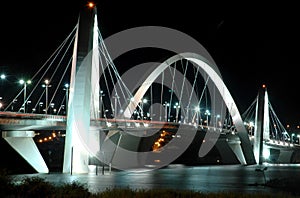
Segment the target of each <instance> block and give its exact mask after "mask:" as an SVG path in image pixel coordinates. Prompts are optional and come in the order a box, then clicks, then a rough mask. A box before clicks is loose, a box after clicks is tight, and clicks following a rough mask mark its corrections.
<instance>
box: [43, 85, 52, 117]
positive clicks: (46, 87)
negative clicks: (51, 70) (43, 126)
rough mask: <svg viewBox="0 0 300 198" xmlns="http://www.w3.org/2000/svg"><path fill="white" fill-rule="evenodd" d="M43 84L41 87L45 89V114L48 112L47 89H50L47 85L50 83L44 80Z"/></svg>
mask: <svg viewBox="0 0 300 198" xmlns="http://www.w3.org/2000/svg"><path fill="white" fill-rule="evenodd" d="M44 83H45V84H43V85H42V86H43V87H45V89H46V109H45V114H47V111H48V88H49V87H51V85H49V83H50V81H49V80H45V81H44Z"/></svg>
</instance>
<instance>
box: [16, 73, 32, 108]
mask: <svg viewBox="0 0 300 198" xmlns="http://www.w3.org/2000/svg"><path fill="white" fill-rule="evenodd" d="M19 83H20V84H21V85H24V102H23V108H24V113H26V88H27V85H29V84H31V80H27V81H25V80H23V79H21V80H19Z"/></svg>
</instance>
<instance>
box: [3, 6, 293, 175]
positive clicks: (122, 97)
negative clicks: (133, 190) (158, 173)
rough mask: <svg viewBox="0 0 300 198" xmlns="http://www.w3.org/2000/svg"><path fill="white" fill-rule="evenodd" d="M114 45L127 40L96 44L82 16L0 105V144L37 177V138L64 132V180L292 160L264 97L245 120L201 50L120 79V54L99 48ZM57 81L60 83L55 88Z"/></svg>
mask: <svg viewBox="0 0 300 198" xmlns="http://www.w3.org/2000/svg"><path fill="white" fill-rule="evenodd" d="M152 28H153V27H152ZM132 31H138V32H143V31H148V34H147V35H148V36H149V35H152V34H149V33H151V31H157V29H155V28H154V29H151V28H145V29H138V30H136V29H135V30H132ZM160 31H170V30H168V29H160ZM127 33H128V32H127ZM129 33H130V31H129ZM152 33H153V32H152ZM171 33H173V34H176V35H177V36H178V35H180V33H179V32H176V31H175V32H174V31H172V32H171ZM125 35H127V34H125ZM120 37H121V38H123V39H124V38H126V37H122V35H117V36H115V37H111V38H108V39H106V40H104V39H103V38H102V36H101V33H100V30H99V27H98V18H97V9H96V7H86V8H84V9H83V10H82V11H81V12H80V15H79V18H78V23H77V24H76V25H75V27H74V29H73V30H72V31H71V33H70V35H68V36H67V38H66V39H65V41H64V42H63V43H62V44H61V45H60V46H59V47H58V49H57V50H56V51H55V52H54V53H53V55H51V57H50V58H49V59H48V60H47V61H46V62H45V64H44V65H43V66H41V67H40V68H41V69H40V70H39V71H38V72H37V73H36V74H34V75H33V77H32V78H31V79H30V80H28V81H24V80H22V81H20V83H21V84H22V85H23V89H22V90H21V91H20V92H18V93H17V94H16V96H15V97H13V98H12V99H11V100H10V102H7V104H6V105H5V106H3V105H1V107H0V110H1V112H0V130H1V131H2V137H3V138H4V139H5V140H6V141H7V143H8V144H9V145H11V146H12V147H13V148H14V149H15V150H16V151H17V152H18V153H19V154H20V155H21V156H22V157H23V158H24V159H25V160H26V161H27V162H28V163H29V164H30V165H31V166H32V167H33V168H34V169H35V170H36V171H37V172H41V173H45V172H46V173H47V172H49V169H48V167H47V164H46V163H45V160H44V159H43V157H42V156H41V154H40V152H39V150H38V149H37V146H36V143H35V142H34V140H33V137H35V136H36V135H37V134H38V133H41V132H42V131H43V130H64V131H66V133H65V149H64V161H63V172H64V173H88V172H89V171H90V166H92V165H99V164H106V165H109V166H113V167H115V168H118V169H124V170H125V169H126V170H128V169H130V170H139V169H141V170H144V169H154V168H160V167H163V166H166V165H168V164H170V163H172V162H174V161H179V162H186V161H199V160H200V161H201V158H204V157H205V156H206V155H207V154H208V153H209V152H210V151H211V150H212V149H214V148H218V152H219V154H220V156H221V159H219V158H218V159H215V160H217V161H218V162H219V161H220V160H222V162H223V163H241V164H245V165H248V164H260V163H263V162H265V161H269V157H270V156H272V160H271V161H272V162H280V163H290V162H291V158H293V156H294V154H295V152H296V151H297V149H298V146H297V145H296V144H294V143H293V142H291V141H290V140H291V139H290V137H289V135H288V133H287V132H286V130H285V129H284V127H281V128H279V127H275V130H276V132H273V130H271V129H270V126H271V125H272V124H271V122H270V117H269V111H270V108H269V107H270V106H269V105H270V104H269V101H268V97H267V92H266V89H262V90H263V91H262V90H260V91H259V94H258V97H257V99H256V103H255V104H256V108H255V114H254V115H255V117H254V119H253V118H249V117H246V116H245V115H241V114H240V113H239V110H238V108H237V106H236V104H235V102H234V99H233V98H232V96H231V94H230V93H229V90H228V89H227V87H226V85H225V84H224V82H223V80H222V77H221V74H220V72H219V70H218V68H217V66H216V64H215V63H214V61H213V59H212V58H211V57H210V56H209V54H208V53H207V52H206V50H205V49H204V48H203V47H202V46H201V45H200V44H199V45H194V46H196V47H195V48H194V49H191V48H188V47H186V48H182V49H180V50H178V49H175V50H173V52H172V55H171V56H170V57H169V58H166V59H164V61H163V62H161V63H159V64H158V63H150V64H142V65H137V66H135V67H134V68H131V69H129V70H128V71H126V72H123V73H122V74H121V73H120V72H119V70H118V68H117V66H116V65H115V64H114V62H113V60H114V58H117V57H119V56H120V55H121V54H122V52H124V51H125V49H123V48H122V47H120V48H121V49H120V50H119V51H114V50H112V51H109V50H108V49H109V47H107V46H110V44H111V43H115V42H117V41H118V39H120ZM135 39H136V40H135V42H137V43H139V42H140V43H139V45H140V46H138V47H153V43H151V42H150V43H147V42H145V40H143V39H146V40H147V39H149V38H144V37H143V36H141V38H135ZM150 40H151V38H150ZM186 40H187V42H191V41H193V42H194V40H193V39H192V38H187V39H186ZM166 43H169V42H168V41H166ZM187 46H191V45H187ZM129 48H132V46H130V47H129ZM122 50H123V51H122ZM68 55H69V56H68ZM49 76H50V77H49ZM63 80H67V82H69V83H68V84H65V86H62V84H63ZM41 84H42V85H43V90H42V92H41V90H39V88H40V85H41ZM30 86H32V87H33V88H32V89H31V92H30V93H28V88H29V87H30ZM62 87H63V90H64V93H60V91H59V89H62ZM22 94H23V95H22ZM49 96H51V97H49ZM55 104H60V105H59V106H58V108H56V107H55ZM30 106H31V107H33V108H31V109H30V108H29V107H30ZM249 112H250V110H249V111H247V113H249ZM252 115H253V114H252ZM251 119H252V121H251ZM253 120H254V121H253ZM276 120H277V121H278V119H276ZM252 122H253V124H251V123H252ZM273 126H275V125H273ZM276 126H281V125H276ZM274 134H275V135H274Z"/></svg>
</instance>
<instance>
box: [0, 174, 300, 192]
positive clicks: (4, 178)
mask: <svg viewBox="0 0 300 198" xmlns="http://www.w3.org/2000/svg"><path fill="white" fill-rule="evenodd" d="M273 183H277V181H273ZM280 183H281V181H280ZM0 197H7V198H14V197H22V198H27V197H28V198H29V197H30V198H31V197H42V198H47V197H49V198H52V197H80V198H98V197H101V198H111V197H118V198H119V197H120V198H123V197H124V198H126V197H135V198H158V197H162V198H188V197H189V198H191V197H193V198H198V197H201V198H223V197H228V198H252V197H259V198H277V197H278V198H289V197H295V196H292V195H291V194H276V195H274V194H262V193H253V194H241V193H233V192H220V193H203V192H197V191H193V190H176V189H151V190H143V189H142V190H133V189H130V188H122V189H120V188H112V189H106V190H105V191H103V192H99V193H90V192H89V191H88V188H87V187H86V186H85V185H84V184H81V183H79V182H77V181H74V182H72V183H64V184H62V185H60V186H55V185H54V184H51V183H49V182H47V181H45V179H43V178H40V177H24V178H22V179H21V180H20V181H18V182H17V183H16V182H13V180H12V179H11V177H10V176H9V175H8V174H7V173H6V172H5V171H3V170H2V171H0Z"/></svg>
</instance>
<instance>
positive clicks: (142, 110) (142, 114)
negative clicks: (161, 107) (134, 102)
mask: <svg viewBox="0 0 300 198" xmlns="http://www.w3.org/2000/svg"><path fill="white" fill-rule="evenodd" d="M147 102H148V100H147V99H146V98H144V99H143V100H142V101H141V105H142V106H141V117H142V120H144V104H146V103H147Z"/></svg>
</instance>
